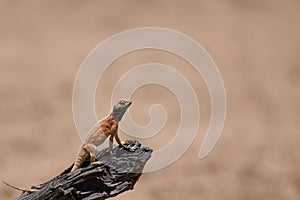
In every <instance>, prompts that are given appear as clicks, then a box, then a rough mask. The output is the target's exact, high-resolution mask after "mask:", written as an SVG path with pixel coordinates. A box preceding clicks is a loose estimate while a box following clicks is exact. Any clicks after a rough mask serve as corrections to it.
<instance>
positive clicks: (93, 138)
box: [71, 100, 131, 171]
mask: <svg viewBox="0 0 300 200" xmlns="http://www.w3.org/2000/svg"><path fill="white" fill-rule="evenodd" d="M130 105H131V101H127V100H121V101H119V103H118V104H116V105H115V106H114V108H113V111H112V112H111V114H109V115H108V116H107V117H106V118H104V119H102V120H100V121H99V122H97V124H95V126H94V127H93V128H92V129H91V130H90V131H89V133H88V136H87V137H86V139H85V140H84V142H83V144H82V145H81V148H80V151H79V153H78V156H77V158H76V160H75V163H74V165H73V168H72V170H71V171H74V170H76V169H78V168H79V167H80V166H81V165H82V163H83V162H84V161H85V160H86V159H87V158H88V157H90V162H91V163H95V159H96V153H97V147H98V146H99V145H101V144H102V143H103V142H104V141H105V140H106V139H107V138H108V137H109V146H110V149H111V150H112V147H113V140H114V138H115V139H116V141H117V143H118V144H119V145H120V146H123V145H122V143H121V140H120V138H119V136H118V124H119V121H121V119H122V117H123V115H124V114H125V112H126V110H127V109H128V108H129V106H130ZM97 163H98V164H99V163H101V162H97Z"/></svg>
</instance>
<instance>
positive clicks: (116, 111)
mask: <svg viewBox="0 0 300 200" xmlns="http://www.w3.org/2000/svg"><path fill="white" fill-rule="evenodd" d="M131 103H132V102H131V101H129V100H123V99H122V100H120V101H119V103H117V104H116V105H114V108H113V116H114V118H115V119H116V120H117V122H119V121H121V119H122V117H123V115H124V114H125V112H126V110H127V109H128V108H129V106H130V105H131Z"/></svg>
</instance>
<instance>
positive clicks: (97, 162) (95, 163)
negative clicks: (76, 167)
mask: <svg viewBox="0 0 300 200" xmlns="http://www.w3.org/2000/svg"><path fill="white" fill-rule="evenodd" d="M102 164H104V162H101V161H95V162H92V163H91V165H102Z"/></svg>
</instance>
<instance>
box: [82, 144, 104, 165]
mask: <svg viewBox="0 0 300 200" xmlns="http://www.w3.org/2000/svg"><path fill="white" fill-rule="evenodd" d="M85 149H86V150H87V151H88V152H89V153H90V164H92V165H101V164H103V162H101V161H96V154H97V147H96V146H95V145H93V144H88V145H86V146H85Z"/></svg>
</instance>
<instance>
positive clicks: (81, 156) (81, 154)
mask: <svg viewBox="0 0 300 200" xmlns="http://www.w3.org/2000/svg"><path fill="white" fill-rule="evenodd" d="M88 156H89V153H88V152H87V150H85V148H83V147H81V148H80V151H79V153H78V156H77V158H76V160H75V162H74V165H73V168H72V170H71V172H72V171H74V170H76V169H78V168H79V167H81V165H82V163H83V162H84V161H85V160H86V159H87V157H88Z"/></svg>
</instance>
